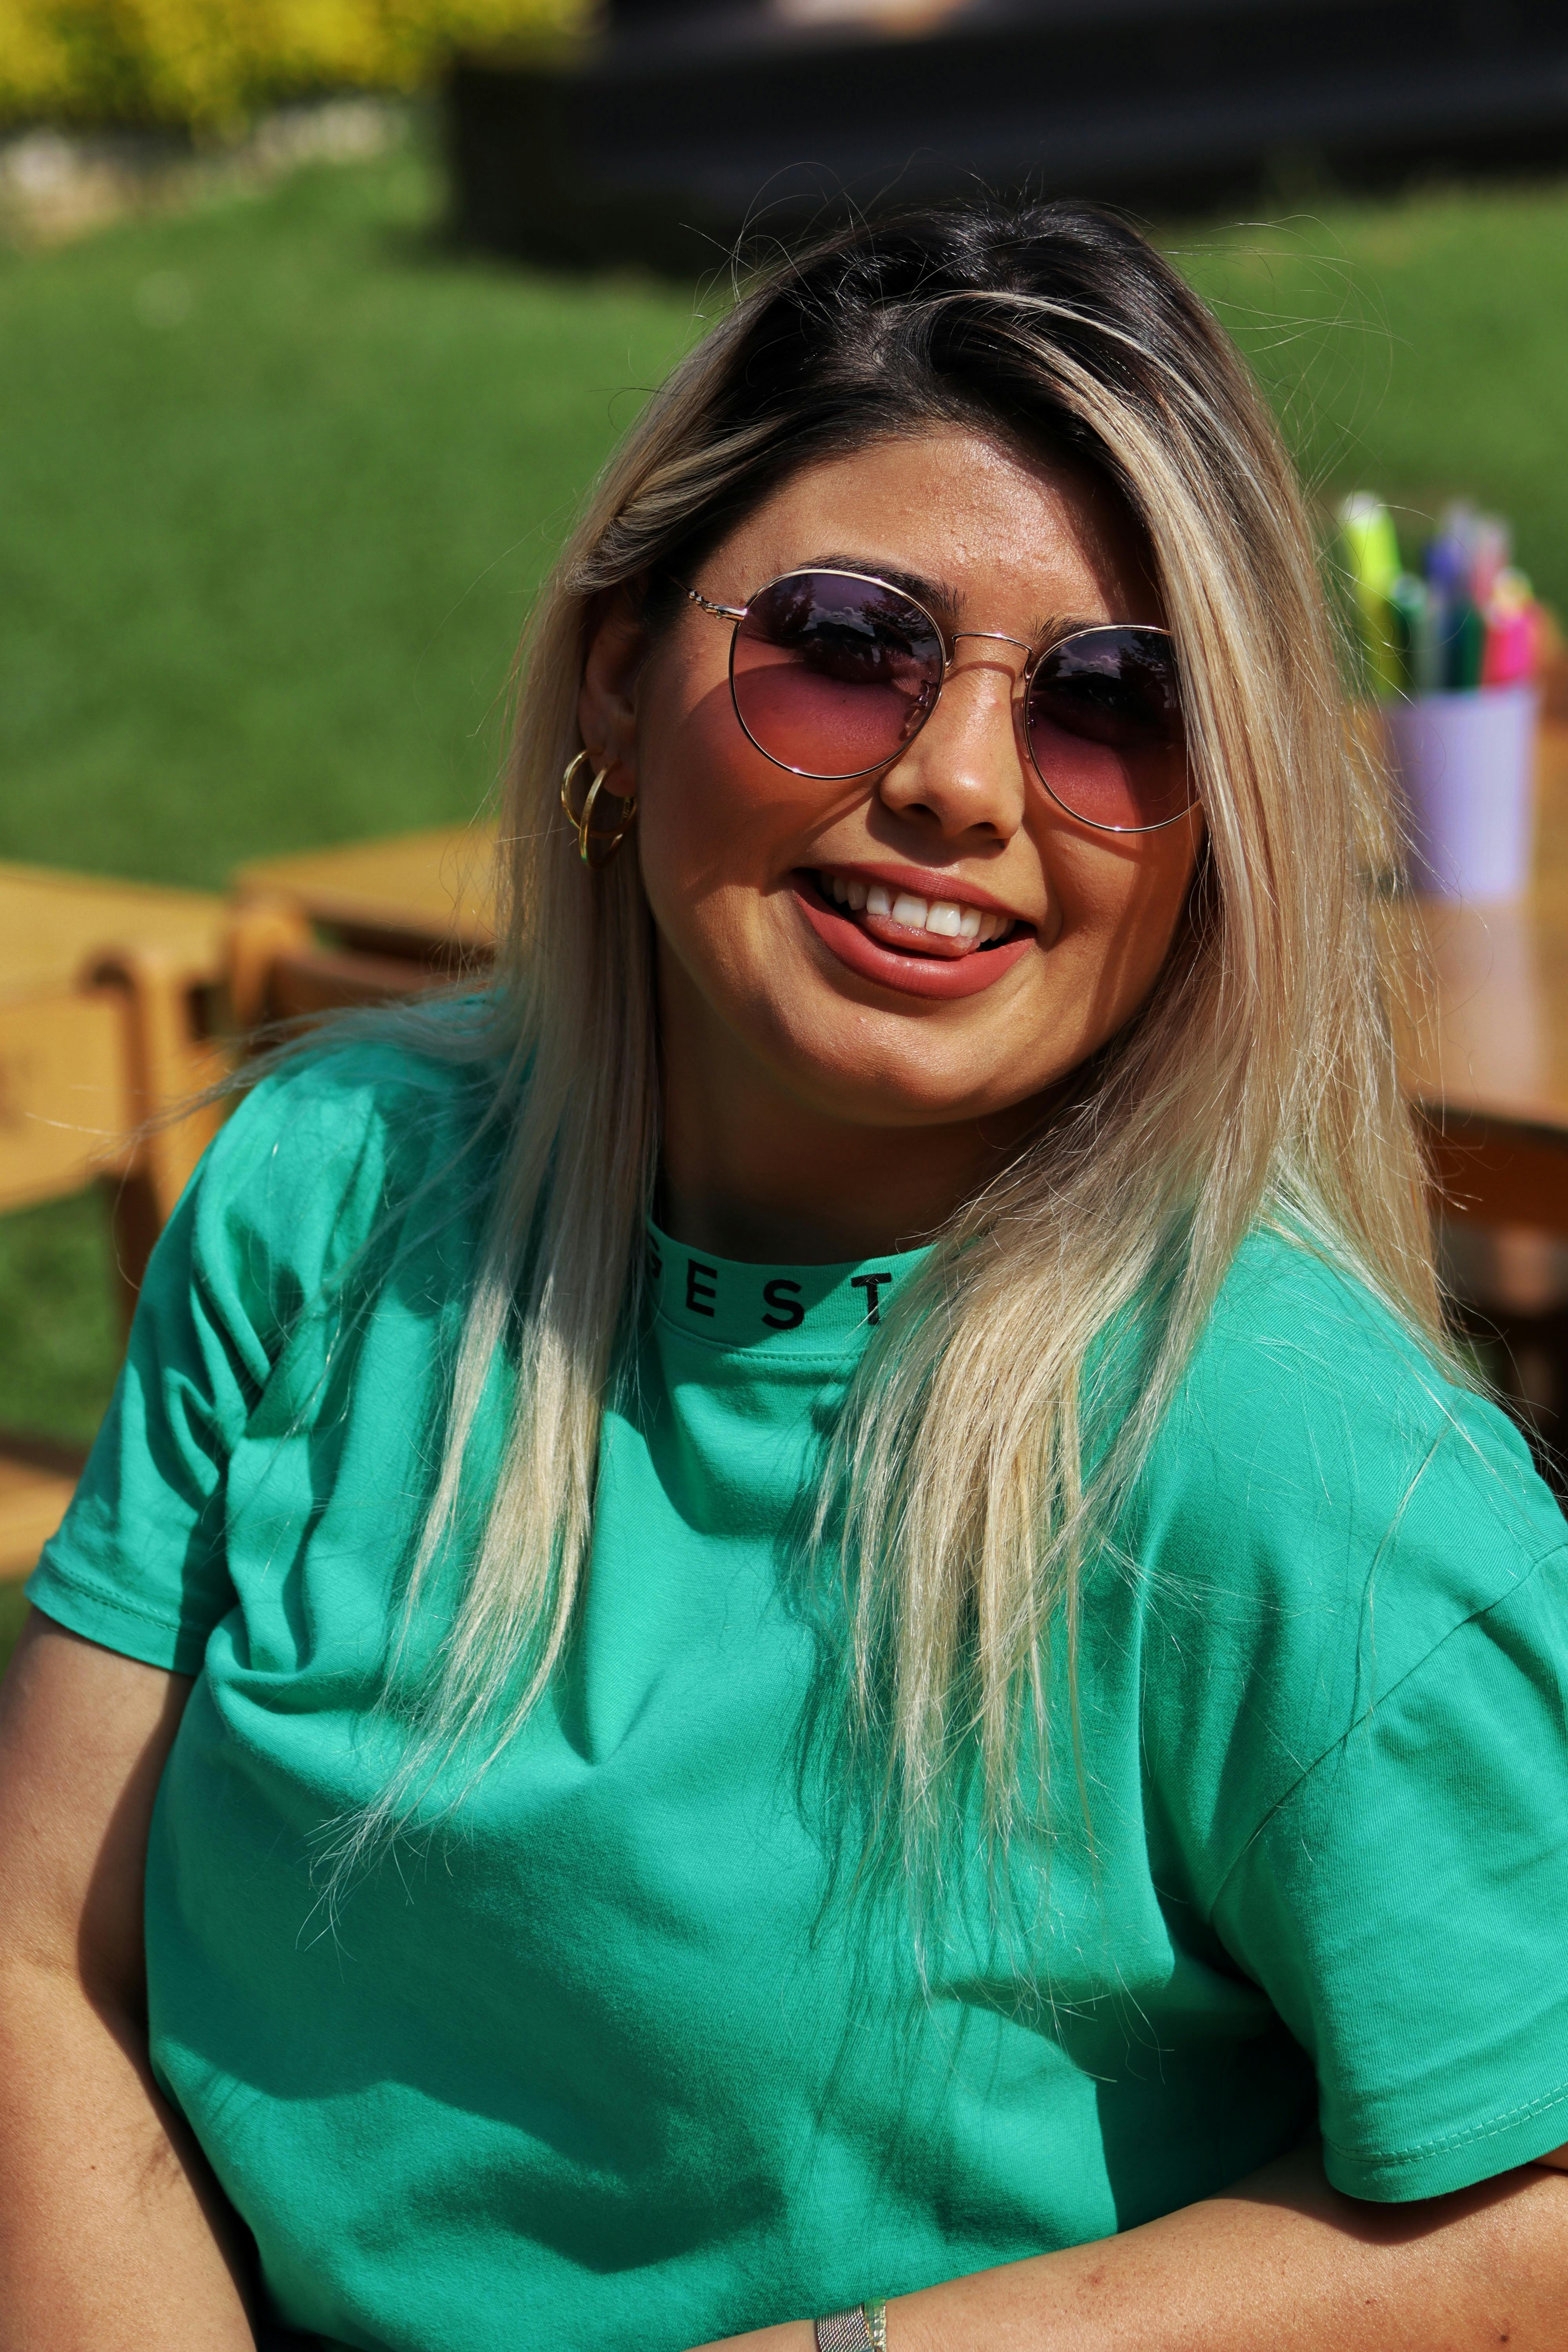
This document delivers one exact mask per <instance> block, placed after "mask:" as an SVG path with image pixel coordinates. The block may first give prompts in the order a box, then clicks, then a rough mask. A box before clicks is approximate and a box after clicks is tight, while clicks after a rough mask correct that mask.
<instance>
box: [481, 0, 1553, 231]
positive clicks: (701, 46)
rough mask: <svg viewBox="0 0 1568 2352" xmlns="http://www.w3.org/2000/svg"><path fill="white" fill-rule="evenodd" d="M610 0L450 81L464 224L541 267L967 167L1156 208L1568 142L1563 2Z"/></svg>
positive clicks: (808, 209)
mask: <svg viewBox="0 0 1568 2352" xmlns="http://www.w3.org/2000/svg"><path fill="white" fill-rule="evenodd" d="M920 16H921V11H920V10H918V9H917V8H914V7H911V8H910V9H909V10H908V11H898V10H893V9H890V8H888V7H883V8H882V9H880V10H879V9H878V8H877V6H876V5H875V0H866V6H865V7H864V9H863V10H862V11H861V13H860V14H859V16H856V15H855V14H854V13H853V12H849V13H845V12H834V13H832V14H829V13H828V10H827V8H826V6H825V5H824V0H817V5H812V0H794V5H791V0H727V5H713V0H708V5H703V0H619V5H616V6H613V7H612V8H611V9H609V10H608V12H607V22H606V29H605V33H604V35H603V36H602V37H600V38H599V39H598V40H597V41H596V42H595V44H593V45H592V46H591V47H588V48H587V49H586V50H585V51H584V53H583V54H582V55H581V56H580V57H578V58H576V59H575V60H574V61H573V62H570V63H566V64H562V65H558V66H555V67H552V68H543V67H532V68H525V67H521V66H508V65H505V64H500V63H493V62H492V63H484V62H480V61H478V60H476V61H471V62H469V63H467V64H465V65H463V66H461V67H460V68H458V71H457V73H456V74H455V76H454V78H453V80H452V84H451V87H450V90H449V113H448V125H449V140H450V155H451V164H452V177H453V186H454V226H455V228H456V230H457V232H458V235H459V236H461V237H463V238H464V239H465V240H467V241H468V242H470V243H473V244H477V245H480V246H484V247H490V248H492V249H494V250H498V251H501V252H506V253H511V254H516V255H518V256H520V257H528V258H530V259H533V260H537V261H545V262H557V263H567V264H576V265H581V264H585V263H586V264H594V263H616V262H640V263H644V264H651V265H652V266H654V267H656V268H661V269H668V270H672V271H676V272H679V274H681V275H683V276H692V275H696V274H700V273H701V272H702V271H704V270H706V269H710V268H713V267H715V266H717V265H719V264H721V262H722V260H723V259H724V257H726V256H727V254H728V253H729V251H730V250H731V247H733V246H734V245H735V244H736V242H737V240H739V239H742V237H743V236H745V235H746V233H747V232H750V233H751V234H752V236H753V237H754V238H756V239H758V240H764V239H765V238H766V237H767V236H769V235H771V234H780V233H784V234H788V233H792V232H794V231H796V230H798V229H799V227H800V226H802V225H803V223H806V222H809V221H811V220H812V219H813V218H818V217H822V216H823V215H825V214H826V215H832V213H833V212H834V211H835V209H836V208H841V207H842V206H844V205H847V204H851V203H852V204H854V205H859V206H871V207H877V206H881V205H889V204H896V203H898V202H900V201H906V202H908V201H915V200H921V199H925V198H930V197H932V196H942V195H952V194H960V193H962V192H964V191H966V190H969V189H972V188H973V187H974V186H975V185H976V184H982V185H985V186H989V187H994V188H999V189H1006V190H1012V189H1016V188H1018V187H1021V186H1028V187H1031V188H1033V189H1035V190H1037V191H1038V192H1040V193H1042V194H1047V195H1075V196H1092V197H1099V198H1102V199H1106V200H1110V201H1112V202H1119V203H1124V204H1129V205H1133V206H1135V207H1144V208H1151V209H1158V210H1170V209H1171V208H1173V207H1179V206H1184V205H1200V204H1212V203H1214V202H1215V201H1230V200H1232V199H1236V200H1243V201H1244V200H1246V199H1247V197H1248V196H1249V195H1252V196H1255V195H1256V194H1258V192H1259V191H1262V192H1264V193H1265V194H1273V195H1274V197H1275V199H1276V200H1278V198H1279V194H1281V193H1283V194H1285V195H1286V197H1287V199H1288V200H1289V196H1290V194H1291V192H1292V191H1295V192H1297V193H1300V191H1301V190H1302V189H1305V188H1310V186H1311V184H1313V181H1314V178H1316V179H1317V180H1318V181H1319V182H1320V183H1321V179H1322V178H1323V177H1324V176H1328V177H1331V178H1333V179H1340V180H1345V181H1349V182H1352V183H1354V184H1370V183H1375V182H1377V181H1380V180H1382V181H1387V180H1388V179H1390V178H1395V179H1397V178H1399V177H1402V176H1404V175H1405V174H1408V173H1411V172H1412V171H1417V170H1421V169H1427V168H1445V167H1448V168H1473V167H1475V166H1477V165H1483V166H1497V165H1502V166H1504V167H1505V168H1507V169H1509V170H1512V171H1519V170H1527V169H1531V168H1536V167H1550V166H1551V165H1552V164H1553V163H1560V162H1562V161H1564V160H1568V5H1563V0H1487V5H1484V6H1481V5H1474V0H967V5H964V4H963V0H959V5H948V6H946V7H942V6H941V5H935V6H933V7H932V8H931V9H930V10H928V11H927V12H926V16H925V21H924V22H923V23H919V22H917V23H916V25H915V26H914V28H913V29H911V28H910V19H919V18H920Z"/></svg>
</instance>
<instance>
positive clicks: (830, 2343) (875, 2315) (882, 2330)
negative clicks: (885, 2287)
mask: <svg viewBox="0 0 1568 2352" xmlns="http://www.w3.org/2000/svg"><path fill="white" fill-rule="evenodd" d="M816 2352H888V2306H887V2304H886V2303H885V2301H884V2300H883V2299H882V2297H881V2296H880V2295H873V2296H871V2297H870V2299H869V2300H868V2302H866V2303H857V2304H855V2305H851V2307H850V2309H849V2310H847V2311H830V2312H827V2313H826V2315H824V2316H823V2317H822V2318H821V2319H819V2320H818V2321H817V2323H816Z"/></svg>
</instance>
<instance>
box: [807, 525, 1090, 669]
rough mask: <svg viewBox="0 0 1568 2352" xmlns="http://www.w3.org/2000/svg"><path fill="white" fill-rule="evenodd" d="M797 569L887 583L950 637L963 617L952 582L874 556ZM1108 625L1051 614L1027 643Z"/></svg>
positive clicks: (838, 554)
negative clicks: (926, 609) (858, 574)
mask: <svg viewBox="0 0 1568 2352" xmlns="http://www.w3.org/2000/svg"><path fill="white" fill-rule="evenodd" d="M795 568H796V570H797V571H801V572H864V573H865V574H866V575H867V577H868V578H869V579H873V580H885V581H886V582H887V583H888V585H889V588H901V589H902V590H903V592H904V593H905V595H906V596H912V597H914V599H915V600H916V602H917V603H918V604H924V605H926V606H928V607H929V608H930V609H931V610H932V611H933V612H934V613H935V614H937V616H938V618H939V619H941V620H944V621H946V622H948V623H949V624H950V627H949V635H951V634H952V628H951V624H952V622H953V621H954V620H956V619H957V618H958V617H959V615H960V614H961V613H962V611H963V602H964V600H963V594H962V593H961V592H960V591H959V590H958V589H957V588H955V587H953V585H952V583H951V582H950V581H946V580H927V579H924V578H923V577H922V576H921V573H920V572H905V571H904V570H903V569H902V568H901V567H900V565H899V564H896V563H882V562H878V561H877V559H876V558H875V557H873V556H866V555H850V554H847V553H846V552H845V551H843V550H842V549H838V550H835V551H832V552H831V553H829V554H826V555H819V556H816V558H814V560H813V561H812V562H810V563H802V564H798V565H797V566H796V567H795ZM1103 626H1104V623H1103V622H1100V621H1096V620H1093V619H1090V618H1089V617H1088V616H1087V615H1085V614H1079V613H1049V614H1045V615H1044V616H1043V617H1041V618H1039V619H1037V621H1036V622H1035V623H1034V625H1033V626H1032V628H1031V629H1030V631H1029V635H1028V640H1027V642H1028V643H1029V644H1030V645H1032V646H1038V645H1042V644H1044V643H1045V642H1046V641H1047V639H1051V640H1053V641H1054V640H1056V639H1057V638H1059V637H1066V636H1071V635H1073V633H1074V632H1075V631H1076V630H1079V629H1092V628H1099V627H1103Z"/></svg>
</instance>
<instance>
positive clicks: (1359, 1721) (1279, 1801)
mask: <svg viewBox="0 0 1568 2352" xmlns="http://www.w3.org/2000/svg"><path fill="white" fill-rule="evenodd" d="M1565 1555H1568V1538H1565V1539H1564V1540H1563V1541H1562V1542H1559V1543H1554V1544H1552V1545H1551V1546H1550V1547H1549V1548H1548V1549H1546V1550H1545V1551H1543V1552H1540V1553H1538V1554H1537V1555H1536V1557H1535V1559H1532V1560H1531V1563H1530V1566H1529V1567H1528V1568H1527V1569H1526V1570H1525V1571H1524V1573H1523V1575H1521V1576H1520V1577H1517V1578H1516V1579H1515V1580H1514V1582H1513V1583H1512V1584H1511V1585H1510V1587H1509V1589H1508V1591H1506V1592H1499V1593H1497V1594H1495V1595H1494V1596H1493V1598H1492V1599H1491V1600H1490V1601H1484V1602H1483V1603H1482V1605H1481V1606H1480V1607H1479V1609H1472V1610H1471V1611H1470V1612H1469V1613H1468V1615H1467V1616H1464V1617H1458V1618H1456V1619H1455V1621H1454V1622H1453V1623H1452V1624H1451V1625H1450V1626H1448V1627H1447V1630H1446V1631H1445V1632H1444V1633H1440V1634H1439V1635H1438V1637H1437V1639H1436V1641H1435V1642H1434V1643H1432V1646H1431V1648H1430V1649H1428V1650H1424V1651H1423V1652H1422V1654H1421V1655H1420V1657H1418V1658H1417V1659H1415V1661H1414V1663H1413V1664H1410V1665H1408V1666H1406V1668H1405V1672H1404V1673H1403V1674H1402V1675H1400V1676H1399V1679H1398V1680H1397V1682H1393V1683H1390V1685H1388V1688H1387V1689H1386V1690H1385V1691H1383V1692H1381V1693H1380V1694H1379V1695H1378V1696H1376V1697H1375V1698H1373V1699H1371V1700H1369V1701H1368V1702H1367V1704H1366V1705H1365V1706H1363V1707H1362V1708H1361V1710H1360V1711H1359V1713H1357V1714H1356V1715H1354V1716H1352V1718H1351V1720H1350V1722H1349V1723H1347V1724H1346V1725H1345V1727H1344V1728H1343V1730H1342V1731H1340V1732H1338V1733H1336V1734H1335V1736H1334V1738H1332V1739H1331V1740H1330V1741H1329V1742H1328V1744H1327V1746H1326V1747H1324V1748H1322V1749H1321V1751H1320V1753H1319V1754H1318V1755H1316V1756H1314V1757H1313V1758H1312V1760H1311V1762H1310V1764H1304V1765H1303V1766H1302V1767H1301V1769H1300V1771H1299V1772H1298V1773H1297V1774H1296V1776H1295V1778H1294V1780H1291V1781H1290V1782H1289V1785H1288V1786H1287V1787H1285V1788H1283V1789H1281V1790H1280V1791H1279V1795H1278V1796H1277V1797H1276V1798H1275V1800H1274V1801H1273V1803H1272V1804H1271V1805H1269V1806H1268V1807H1267V1808H1266V1810H1265V1811H1263V1812H1262V1813H1260V1814H1259V1815H1258V1819H1257V1821H1256V1822H1254V1823H1253V1825H1252V1827H1251V1829H1249V1830H1248V1832H1247V1835H1246V1836H1245V1837H1244V1838H1243V1840H1242V1841H1241V1843H1240V1844H1239V1845H1238V1846H1237V1850H1236V1852H1235V1853H1234V1854H1233V1855H1232V1856H1231V1859H1230V1861H1229V1862H1228V1863H1227V1864H1226V1868H1225V1872H1224V1874H1223V1876H1222V1877H1221V1879H1220V1881H1219V1884H1218V1885H1217V1886H1216V1887H1215V1891H1214V1895H1213V1896H1212V1898H1211V1900H1210V1902H1209V1905H1208V1916H1209V1917H1210V1918H1211V1919H1212V1918H1213V1916H1215V1913H1216V1912H1217V1911H1218V1909H1219V1906H1220V1904H1221V1902H1222V1901H1223V1899H1224V1896H1225V1890H1226V1887H1227V1886H1228V1885H1229V1884H1230V1882H1231V1880H1232V1878H1233V1877H1234V1876H1235V1874H1236V1873H1237V1871H1238V1870H1239V1869H1240V1867H1241V1865H1242V1864H1243V1862H1244V1861H1245V1860H1246V1858H1247V1854H1248V1853H1249V1852H1250V1851H1251V1849H1252V1847H1253V1846H1254V1845H1256V1844H1257V1843H1258V1839H1259V1838H1260V1837H1261V1836H1262V1834H1263V1832H1264V1831H1265V1830H1266V1829H1267V1828H1268V1824H1269V1822H1271V1821H1272V1820H1273V1819H1274V1817H1275V1815H1276V1814H1277V1813H1279V1812H1280V1811H1283V1810H1284V1808H1285V1806H1287V1805H1288V1804H1289V1801H1290V1800H1291V1798H1292V1797H1294V1796H1295V1795H1296V1793H1297V1791H1298V1790H1300V1789H1302V1788H1304V1787H1305V1786H1306V1783H1307V1782H1308V1781H1309V1780H1310V1779H1311V1778H1312V1775H1313V1774H1314V1773H1315V1772H1317V1771H1320V1770H1321V1768H1322V1767H1323V1765H1325V1764H1326V1763H1327V1762H1328V1761H1329V1759H1330V1758H1331V1757H1333V1756H1336V1755H1338V1753H1339V1751H1340V1749H1341V1748H1342V1747H1343V1746H1344V1744H1345V1742H1346V1740H1347V1739H1349V1738H1351V1736H1352V1733H1354V1732H1356V1731H1359V1730H1360V1729H1361V1727H1362V1726H1363V1724H1365V1723H1367V1722H1369V1721H1370V1720H1371V1718H1372V1717H1373V1715H1375V1714H1376V1712H1377V1710H1378V1708H1379V1707H1383V1706H1387V1705H1388V1703H1389V1701H1390V1700H1391V1699H1392V1698H1393V1697H1394V1696H1395V1694H1396V1693H1398V1692H1399V1691H1402V1690H1403V1689H1404V1688H1405V1684H1406V1683H1408V1682H1409V1681H1410V1680H1411V1679H1412V1677H1413V1676H1414V1675H1418V1674H1420V1673H1422V1672H1423V1671H1424V1669H1425V1668H1426V1667H1427V1666H1428V1665H1430V1664H1431V1663H1432V1660H1433V1659H1434V1658H1435V1657H1436V1654H1437V1653H1438V1651H1439V1650H1441V1649H1442V1648H1444V1647H1445V1645H1446V1644H1447V1643H1449V1642H1451V1641H1452V1640H1453V1638H1454V1636H1455V1634H1456V1633H1463V1632H1464V1630H1465V1628H1466V1626H1467V1625H1475V1624H1479V1622H1480V1620H1481V1619H1482V1618H1483V1617H1489V1616H1490V1615H1491V1613H1492V1612H1493V1610H1494V1609H1501V1608H1503V1607H1505V1606H1506V1604H1507V1603H1508V1602H1509V1601H1512V1600H1515V1599H1517V1597H1518V1595H1519V1594H1520V1593H1521V1592H1522V1591H1523V1590H1524V1588H1525V1586H1526V1585H1527V1584H1530V1583H1532V1582H1533V1580H1534V1579H1535V1578H1536V1577H1537V1576H1538V1575H1539V1573H1540V1572H1541V1570H1542V1569H1543V1568H1549V1567H1550V1566H1551V1564H1552V1561H1553V1560H1554V1559H1563V1557H1564V1556H1565Z"/></svg>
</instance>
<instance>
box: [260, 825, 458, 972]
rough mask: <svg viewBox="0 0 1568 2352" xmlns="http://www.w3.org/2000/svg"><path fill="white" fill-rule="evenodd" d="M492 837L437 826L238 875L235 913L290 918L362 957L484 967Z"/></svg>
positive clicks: (268, 863)
mask: <svg viewBox="0 0 1568 2352" xmlns="http://www.w3.org/2000/svg"><path fill="white" fill-rule="evenodd" d="M494 858H495V834H494V832H493V830H492V829H490V828H489V827H488V826H481V825H447V826H438V827H437V828H436V829H435V830H434V831H432V832H429V833H403V834H396V835H394V836H393V837H392V838H391V839H389V840H385V841H353V842H349V843H346V844H345V845H343V846H342V848H339V849H312V850H309V851H307V852H306V853H305V854H304V855H303V856H297V857H268V858H263V859H261V860H258V863H257V864H255V865H253V866H241V868H240V870H239V872H238V873H237V875H236V877H235V891H236V896H237V898H238V900H239V903H240V904H241V905H242V906H244V905H246V904H247V903H249V904H254V903H255V902H256V901H258V900H271V901H274V902H279V903H286V904H288V905H290V906H293V907H296V908H299V909H300V911H301V912H302V913H303V914H305V915H306V916H307V917H308V918H309V919H310V921H311V922H312V923H314V924H316V925H317V926H319V927H320V928H321V929H323V930H325V931H327V932H328V933H330V934H331V938H332V939H333V940H335V941H339V942H342V944H343V945H345V946H348V947H352V948H357V949H361V950H363V951H365V952H366V953H369V954H380V955H389V956H398V955H402V956H407V957H410V958H414V959H417V960H420V961H428V962H437V961H445V960H447V959H448V958H454V957H485V956H488V955H489V952H490V950H491V949H492V948H493V946H494V944H495V888H494V880H493V871H492V869H493V864H494Z"/></svg>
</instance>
